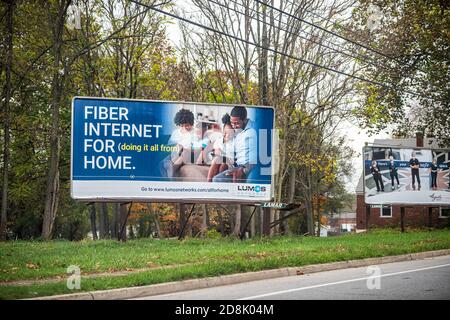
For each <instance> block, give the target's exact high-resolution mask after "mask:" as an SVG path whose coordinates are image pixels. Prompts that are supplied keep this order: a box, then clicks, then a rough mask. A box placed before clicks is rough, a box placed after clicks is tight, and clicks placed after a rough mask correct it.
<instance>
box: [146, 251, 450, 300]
mask: <svg viewBox="0 0 450 320" xmlns="http://www.w3.org/2000/svg"><path fill="white" fill-rule="evenodd" d="M264 299H269V300H302V299H312V300H315V299H320V300H327V299H344V300H358V299H364V300H380V299H435V300H438V299H439V300H441V299H445V300H450V256H441V257H435V258H429V259H424V260H414V261H406V262H397V263H388V264H381V265H378V266H371V267H362V268H349V269H342V270H335V271H326V272H319V273H312V274H305V275H299V276H291V277H282V278H275V279H267V280H259V281H253V282H246V283H242V284H234V285H227V286H220V287H213V288H206V289H199V290H191V291H183V292H176V293H171V294H164V295H157V296H150V297H141V298H139V300H264Z"/></svg>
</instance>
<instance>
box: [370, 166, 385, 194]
mask: <svg viewBox="0 0 450 320" xmlns="http://www.w3.org/2000/svg"><path fill="white" fill-rule="evenodd" d="M370 172H371V173H372V177H373V179H374V180H375V184H376V185H377V192H380V189H381V191H383V192H384V183H383V178H382V176H381V172H380V168H378V164H377V161H376V160H373V161H372V165H371V166H370Z"/></svg>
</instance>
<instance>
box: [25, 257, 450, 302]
mask: <svg viewBox="0 0 450 320" xmlns="http://www.w3.org/2000/svg"><path fill="white" fill-rule="evenodd" d="M444 255H450V249H444V250H436V251H425V252H418V253H408V254H402V255H398V256H387V257H379V258H367V259H360V260H348V261H339V262H331V263H324V264H314V265H307V266H302V267H289V268H280V269H272V270H263V271H257V272H247V273H238V274H231V275H224V276H218V277H209V278H202V279H191V280H183V281H177V282H166V283H160V284H153V285H148V286H141V287H130V288H119V289H112V290H99V291H90V292H80V293H74V294H65V295H55V296H47V297H38V298H33V299H29V300H115V299H131V298H139V297H145V296H154V295H160V294H167V293H173V292H178V291H186V290H195V289H203V288H210V287H217V286H223V285H230V284H237V283H242V282H249V281H256V280H264V279H271V278H279V277H287V276H295V275H303V274H309V273H316V272H322V271H331V270H338V269H346V268H358V267H366V266H370V265H376V264H384V263H392V262H401V261H409V260H419V259H425V258H433V257H438V256H444Z"/></svg>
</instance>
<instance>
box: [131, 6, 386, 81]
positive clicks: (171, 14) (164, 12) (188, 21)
mask: <svg viewBox="0 0 450 320" xmlns="http://www.w3.org/2000/svg"><path fill="white" fill-rule="evenodd" d="M130 1H131V2H133V3H136V4H138V5H141V6H144V7H147V8H150V9H152V10H154V11H156V12H159V13H161V14H164V15H167V16H169V17H172V18H174V19H177V20H181V21H184V22H186V23H189V24H192V25H195V26H197V27H199V28H203V29H205V30H208V31H211V32H214V33H218V34H221V35H223V36H225V37H229V38H232V39H234V40H237V41H240V42H244V43H246V44H249V45H252V46H255V47H258V48H260V49H263V50H267V51H270V52H272V53H276V54H279V55H283V56H285V57H287V58H290V59H293V60H297V61H300V62H303V63H306V64H309V65H312V66H314V67H317V68H320V69H324V70H328V71H331V72H334V73H337V74H340V75H343V76H346V77H350V78H354V79H357V80H360V81H364V82H368V83H372V84H375V85H378V86H382V87H388V86H387V85H385V84H383V83H381V82H376V81H373V80H370V79H365V78H363V77H359V76H355V75H352V74H349V73H346V72H343V71H340V70H336V69H333V68H330V67H327V66H323V65H320V64H318V63H315V62H311V61H308V60H305V59H302V58H299V57H296V56H293V55H290V54H286V53H283V52H281V51H278V50H275V49H272V48H268V47H264V46H262V45H259V44H257V43H254V42H252V41H248V40H245V39H242V38H239V37H236V36H234V35H232V34H229V33H226V32H223V31H220V30H216V29H213V28H211V27H208V26H205V25H203V24H201V23H198V22H195V21H192V20H189V19H186V18H183V17H180V16H178V15H176V14H173V13H170V12H167V11H164V10H161V9H158V8H155V7H152V6H150V5H147V4H144V3H141V2H139V1H136V0H130Z"/></svg>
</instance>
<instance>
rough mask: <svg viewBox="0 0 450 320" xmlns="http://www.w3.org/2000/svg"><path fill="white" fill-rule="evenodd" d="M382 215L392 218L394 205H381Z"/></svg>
mask: <svg viewBox="0 0 450 320" xmlns="http://www.w3.org/2000/svg"><path fill="white" fill-rule="evenodd" d="M380 217H382V218H392V206H381V208H380Z"/></svg>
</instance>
